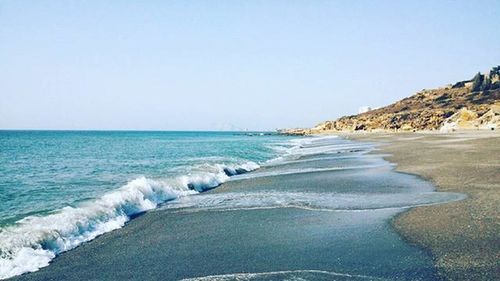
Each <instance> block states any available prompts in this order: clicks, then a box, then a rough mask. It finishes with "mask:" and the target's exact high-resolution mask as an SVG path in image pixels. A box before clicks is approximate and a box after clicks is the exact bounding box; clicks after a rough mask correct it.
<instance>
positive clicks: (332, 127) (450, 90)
mask: <svg viewBox="0 0 500 281" xmlns="http://www.w3.org/2000/svg"><path fill="white" fill-rule="evenodd" d="M360 112H361V113H360V114H357V115H350V116H344V117H341V118H338V119H337V120H333V121H325V122H322V123H320V124H318V125H316V126H315V127H313V128H307V129H283V130H279V132H280V133H283V134H291V135H311V134H324V133H329V132H332V133H333V132H356V131H361V132H377V131H387V132H398V131H424V130H425V131H429V130H431V131H433V130H440V131H443V132H451V131H455V130H457V129H488V130H495V129H497V128H499V127H500V66H496V67H493V68H492V69H491V70H490V71H489V73H484V74H483V73H477V74H476V75H475V76H474V77H473V78H472V79H470V80H464V81H459V82H456V83H454V84H449V85H446V86H444V87H441V88H437V89H431V90H428V89H424V90H422V91H420V92H417V93H416V94H414V95H412V96H410V97H407V98H404V99H402V100H400V101H398V102H395V103H393V104H390V105H388V106H385V107H381V108H377V109H372V110H370V108H369V107H367V109H365V110H360Z"/></svg>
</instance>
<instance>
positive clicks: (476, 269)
mask: <svg viewBox="0 0 500 281" xmlns="http://www.w3.org/2000/svg"><path fill="white" fill-rule="evenodd" d="M348 138H352V139H358V140H364V141H367V140H368V141H376V142H379V143H381V144H382V145H380V146H379V148H380V150H381V151H382V152H384V153H389V154H391V156H389V157H387V159H388V160H389V161H391V162H394V163H397V168H396V169H397V170H398V171H402V172H408V173H412V174H417V175H420V176H422V177H424V178H426V179H428V180H430V181H431V182H433V183H434V184H435V186H436V187H437V188H438V190H439V191H448V192H449V191H452V192H461V193H466V194H467V195H468V198H467V199H466V200H462V201H458V202H453V203H449V204H442V205H433V206H425V207H417V208H414V209H411V210H410V211H409V212H406V213H403V214H402V215H400V216H398V218H397V219H396V220H395V223H394V225H395V228H396V229H397V230H398V232H400V233H402V234H403V236H404V237H405V238H406V239H408V240H409V241H411V242H412V243H414V244H416V245H420V246H424V247H425V248H426V249H429V250H430V251H431V252H432V254H433V256H434V260H435V265H436V268H437V270H438V272H439V274H440V275H441V276H443V277H444V278H446V279H449V280H498V279H499V278H500V234H499V233H500V134H499V133H498V132H491V131H464V132H457V133H452V134H437V133H405V134H366V135H361V134H360V135H351V136H348Z"/></svg>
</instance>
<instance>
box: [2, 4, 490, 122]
mask: <svg viewBox="0 0 500 281" xmlns="http://www.w3.org/2000/svg"><path fill="white" fill-rule="evenodd" d="M499 27H500V1H306V0H304V1H184V0H182V1H181V0H179V1H14V0H13V1H3V0H0V128H4V129H8V128H17V129H146V130H151V129H159V130H211V129H221V128H227V127H233V128H242V129H245V128H248V129H258V130H261V129H274V128H281V127H306V126H312V125H315V124H316V123H318V122H320V121H323V120H327V119H334V118H336V117H340V116H342V115H345V114H353V113H356V112H357V109H358V107H359V106H363V105H371V106H380V105H385V104H388V103H391V102H394V101H396V100H398V99H400V98H403V97H405V96H409V95H411V94H412V93H414V92H416V91H418V90H420V89H422V88H432V87H437V86H441V85H445V84H447V83H451V82H454V81H458V80H463V79H466V78H469V77H472V76H473V75H474V73H475V72H477V71H485V70H488V69H489V68H490V67H492V66H494V65H498V64H500V29H499Z"/></svg>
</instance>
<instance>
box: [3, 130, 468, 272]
mask: <svg viewBox="0 0 500 281" xmlns="http://www.w3.org/2000/svg"><path fill="white" fill-rule="evenodd" d="M374 149H375V146H374V145H373V144H370V143H359V142H353V141H349V140H346V139H343V138H339V137H336V136H323V137H296V136H295V137H292V136H284V135H278V134H274V133H266V132H163V131H161V132H154V131H147V132H145V131H0V279H5V278H9V277H12V276H16V275H20V274H23V273H27V272H34V271H38V270H39V269H41V268H43V267H46V266H48V265H49V263H51V261H53V259H54V258H55V257H56V256H58V255H59V254H61V253H63V252H66V251H68V250H72V249H74V248H76V247H78V246H79V245H81V244H82V243H85V242H88V241H91V240H93V239H94V238H96V237H98V236H100V235H102V234H104V233H108V232H112V231H113V230H117V229H120V228H123V227H126V224H127V223H129V222H131V221H133V220H134V219H135V218H137V217H139V216H141V215H143V214H145V213H146V212H149V211H156V212H159V211H161V210H163V212H167V213H165V214H178V216H173V217H174V218H177V219H175V220H178V219H179V218H181V217H182V218H184V219H182V220H179V221H172V228H169V230H168V231H169V233H170V232H172V235H179V237H180V239H181V241H180V242H177V243H168V245H169V249H168V250H169V253H170V254H172V255H173V254H174V253H176V251H177V250H179V249H177V248H178V247H181V246H182V247H181V248H182V249H183V250H182V251H180V250H179V251H180V252H179V253H185V252H184V251H185V249H186V247H192V248H193V250H192V251H189V253H192V254H193V255H195V254H196V253H199V249H201V248H203V247H207V245H219V244H220V245H219V246H217V247H231V246H232V245H235V241H233V242H230V241H231V240H230V237H231V236H228V237H227V239H228V240H227V241H228V244H227V245H226V244H224V238H223V237H224V235H226V236H227V235H229V234H230V232H227V231H229V230H230V229H233V228H232V227H231V226H237V227H236V228H234V229H233V230H234V231H236V230H237V231H238V233H237V234H236V237H240V236H247V235H248V236H249V238H248V239H247V240H248V241H253V240H252V238H251V237H254V236H255V235H257V234H258V233H259V228H262V231H263V233H266V234H265V235H264V236H262V239H261V240H259V241H260V242H259V243H261V244H262V245H260V246H259V247H262V249H265V254H263V256H267V257H273V256H274V255H278V256H276V257H274V258H273V260H274V261H275V263H274V264H266V266H264V267H263V268H262V270H264V269H267V270H266V271H259V272H260V273H259V274H260V275H256V276H257V277H258V278H261V279H262V278H263V280H264V279H265V280H267V279H269V280H273V278H275V277H276V276H275V275H273V274H275V273H272V272H279V274H278V275H280V276H281V277H283V276H285V277H286V276H288V275H290V274H291V275H293V276H295V277H297V278H298V277H300V276H302V275H304V274H305V275H311V276H313V277H311V278H309V279H312V280H316V279H317V277H318V276H320V275H321V276H323V275H324V274H325V273H324V272H323V271H325V270H327V271H328V270H331V269H335V270H336V271H335V272H350V273H353V272H354V273H356V274H362V275H364V274H369V275H370V276H386V277H387V276H396V275H395V274H399V275H398V276H400V278H401V280H405V279H409V280H413V279H414V278H417V277H418V278H424V279H426V278H427V279H428V278H431V277H432V276H435V275H434V274H435V272H434V271H433V267H432V264H431V259H430V257H429V256H428V255H427V254H425V253H424V252H422V251H421V250H419V249H417V248H414V247H411V246H409V245H407V244H406V242H404V241H402V240H401V238H400V237H399V236H398V235H397V234H396V233H395V232H394V231H393V230H392V229H391V228H390V226H389V222H390V219H391V218H392V217H394V216H395V215H396V214H398V213H400V212H402V211H404V210H406V209H408V208H411V207H414V206H420V205H428V204H438V203H444V202H448V201H454V200H460V199H463V198H464V195H461V194H453V193H443V192H435V191H434V187H433V186H432V185H431V184H430V183H427V182H426V181H424V180H422V179H419V178H418V177H415V176H411V175H406V174H401V173H396V172H394V171H393V168H394V167H393V164H391V163H389V162H387V161H385V160H384V159H383V158H382V156H381V155H372V154H370V153H369V152H373V151H374ZM223 183H226V184H223ZM221 185H222V186H221ZM224 186H225V187H224ZM292 210H294V211H292ZM179 212H181V213H179ZM184 212H187V214H188V215H182V213H184ZM218 212H219V213H218ZM220 212H222V213H220ZM304 212H305V213H304ZM225 214H228V215H229V214H232V215H231V216H233V215H234V214H238V218H237V219H235V218H233V217H231V218H225V219H221V220H219V219H218V218H219V217H221V216H226V215H225ZM191 216H192V218H193V220H192V221H193V222H194V221H199V219H200V218H205V219H204V220H203V223H204V224H207V226H206V227H203V228H205V229H207V230H208V229H215V230H216V231H217V233H216V234H214V235H212V236H210V237H209V238H205V239H207V240H210V239H213V241H212V242H211V243H208V244H207V243H204V242H203V241H197V240H196V239H191V240H190V241H191V244H189V245H186V242H185V241H184V240H183V239H184V238H182V237H185V236H184V235H185V234H183V233H185V232H186V231H187V232H188V233H189V232H190V228H195V227H201V225H203V224H201V223H200V222H198V224H199V225H196V226H195V225H194V223H193V225H191V224H190V223H189V220H188V221H187V225H186V226H182V227H181V226H178V227H177V228H175V227H174V225H176V224H178V223H180V221H185V218H188V217H191ZM167 217H169V215H168V216H161V218H162V219H165V218H167ZM216 218H217V221H216V222H214V223H213V224H212V223H210V222H209V221H211V220H212V219H216ZM305 218H307V220H306V221H303V220H304V219H305ZM138 220H139V218H138V219H137V220H136V221H138ZM299 221H303V222H302V223H300V224H297V223H298V222H299ZM266 222H269V224H270V225H269V228H268V227H265V228H263V226H265V225H266ZM312 223H313V225H311V224H312ZM215 224H220V227H218V228H213V226H214V225H215ZM209 225H210V226H209ZM246 228H249V229H248V230H245V229H246ZM269 229H273V231H272V232H268V230H269ZM346 230H347V232H346ZM212 231H214V230H212ZM146 233H149V234H148V235H149V236H151V235H153V236H154V235H155V234H154V233H155V232H154V230H153V228H152V229H151V230H148V231H146ZM201 233H203V232H201ZM300 233H303V234H300ZM304 233H307V235H304ZM348 233H351V235H347V234H348ZM278 234H279V235H280V236H276V235H278ZM298 234H300V235H298ZM138 235H139V234H138ZM273 235H274V236H273ZM149 236H148V238H145V239H146V240H145V241H149V240H150V239H151V237H149ZM275 236H276V237H275ZM160 237H162V238H161V239H166V238H165V237H175V236H164V235H161V236H158V239H160ZM280 237H281V238H280ZM287 237H288V238H287ZM285 238H286V239H285ZM130 239H132V238H130ZM169 239H170V238H169ZM266 239H267V240H269V241H267V240H266ZM297 239H298V240H297ZM295 240H297V243H296V242H294V241H295ZM113 241H115V240H113ZM132 241H135V240H133V239H132ZM182 241H184V242H182ZM287 241H288V242H290V243H289V245H288V244H286V247H285V244H283V243H287ZM375 241H376V243H375ZM255 242H256V243H257V242H258V241H255ZM198 243H203V244H202V245H198ZM221 243H222V244H221ZM324 243H332V244H328V245H330V246H329V247H327V248H324V245H326V244H324ZM357 244H359V245H358V246H356V245H357ZM265 245H269V246H265ZM276 245H283V246H284V247H285V248H283V249H290V251H291V252H293V251H295V252H297V253H299V252H300V253H302V252H303V253H304V254H307V253H309V252H310V251H309V250H308V249H306V248H307V247H306V246H307V245H310V247H311V248H314V249H318V251H317V252H318V253H319V254H318V255H317V258H318V259H319V258H321V259H320V260H321V262H320V260H318V261H316V260H315V258H313V257H314V256H311V258H310V259H307V260H303V259H301V258H298V257H303V256H304V254H297V253H296V255H295V256H294V255H288V256H280V255H279V253H280V251H281V250H277V249H278V248H276V247H275V246H276ZM360 245H362V246H360ZM108 246H109V247H112V244H109V245H108ZM255 247H256V246H255ZM297 247H301V248H297ZM302 247H306V248H304V249H302ZM320 248H321V249H322V250H321V251H320V250H319V249H320ZM323 248H324V249H323ZM219 249H220V248H219ZM252 249H254V250H255V248H254V247H252ZM273 249H274V250H273ZM292 250H293V251H292ZM252 251H253V250H252ZM252 251H243V250H242V251H238V252H234V254H235V255H239V254H242V255H243V254H245V255H248V254H249V253H250V252H252ZM263 251H264V250H263ZM212 252H213V251H209V252H208V253H207V254H209V253H212ZM354 252H359V253H358V254H356V255H354V254H353V253H354ZM375 253H376V254H375ZM107 254H109V255H112V258H110V259H111V260H112V259H120V258H123V257H121V256H120V255H114V253H113V251H109V252H107ZM379 254H380V255H379ZM183 255H184V254H182V255H181V256H183ZM309 255H310V254H309ZM329 255H332V257H330V258H328V259H326V260H325V259H324V257H327V256H329ZM374 255H375V256H374ZM167 258H168V255H166V254H165V255H161V256H158V257H155V259H166V260H165V263H171V262H172V261H171V260H167ZM172 258H173V259H174V260H176V259H177V257H176V256H172ZM225 258H227V259H229V260H228V261H227V262H226V263H223V264H226V265H227V267H228V268H225V267H220V266H216V265H214V266H211V267H207V266H205V265H203V267H202V268H200V269H197V268H196V266H195V265H192V264H191V265H189V266H186V267H185V268H184V267H179V268H177V269H176V270H177V271H176V272H177V273H178V274H179V275H175V276H172V278H173V279H181V278H185V277H186V276H207V275H209V274H218V273H219V272H218V271H216V269H219V268H220V269H221V270H222V269H223V270H222V271H223V272H226V270H230V268H229V265H233V266H235V268H234V272H236V273H237V272H247V270H249V269H248V268H246V266H250V267H252V266H254V265H255V264H253V263H252V262H256V261H248V262H246V263H234V262H231V261H232V260H233V261H234V258H235V257H232V256H227V257H225ZM242 259H246V258H242ZM340 260H342V261H343V262H338V261H340ZM298 261H301V263H300V264H296V267H297V268H298V269H304V268H305V269H307V270H306V271H300V272H295V271H290V272H288V271H286V272H284V273H281V271H279V270H282V269H283V268H290V267H292V265H295V263H297V262H298ZM360 261H364V262H363V263H361V262H360ZM207 262H209V261H206V263H207ZM219 262H220V261H219ZM325 262H328V263H325ZM122 264H125V262H124V261H122ZM218 264H220V263H218ZM73 266H77V265H73ZM115 267H116V268H112V266H111V267H110V266H108V267H106V266H103V268H108V270H114V271H115V273H113V274H118V272H121V271H122V270H120V269H119V266H118V267H117V265H116V266H115ZM49 268H50V266H49ZM83 268H84V269H83V270H93V269H92V268H88V267H83ZM206 268H211V270H213V272H212V271H211V272H206ZM252 268H253V267H252ZM159 269H160V271H158V273H159V274H162V275H161V276H164V277H165V275H164V274H165V273H164V272H163V270H161V267H160V268H159ZM292 269H294V268H292ZM75 270H76V267H75ZM316 270H322V271H321V272H316ZM183 271H185V274H181V272H183ZM75 272H76V271H75ZM148 272H149V273H150V274H152V273H153V272H155V269H154V267H151V268H150V269H148ZM229 272H232V271H229ZM266 272H267V273H266ZM177 273H176V274H177ZM271 273H272V274H271ZM48 274H49V273H48ZM75 274H76V273H75ZM172 274H173V273H172ZM269 274H271V275H269ZM329 274H330V275H331V274H334V275H335V274H337V275H338V273H331V272H330V273H327V275H326V278H327V280H328V278H330V277H331V276H330V275H329ZM337 275H335V276H337ZM39 276H41V277H40V278H39V279H40V280H43V279H45V277H43V276H44V275H39ZM49 276H50V275H49ZM76 276H79V275H78V274H77V275H76ZM251 276H253V275H251ZM251 276H250V277H251ZM315 276H316V277H315ZM329 276H330V277H329ZM429 276H431V277H429ZM219 277H220V276H219ZM226 277H227V278H229V279H228V280H233V279H234V280H240V279H238V278H240V277H241V276H239V275H234V276H233V275H228V276H225V277H224V276H222V277H221V278H226ZM247 277H248V276H247ZM247 277H245V278H247ZM250 277H248V278H250ZM281 277H280V278H281ZM50 278H53V277H50ZM54 278H56V277H54ZM217 278H218V277H217ZM252 278H253V277H252ZM258 278H257V279H258ZM266 278H267V279H266ZM283 278H284V277H283ZM287 278H288V277H287ZM432 278H433V277H432ZM432 278H431V279H432ZM307 279H308V278H306V280H307ZM210 280H212V279H210ZM217 280H219V279H217ZM221 280H226V279H221ZM241 280H243V279H241ZM244 280H247V279H244ZM248 280H250V279H248ZM259 280H260V279H259ZM301 280H302V279H301Z"/></svg>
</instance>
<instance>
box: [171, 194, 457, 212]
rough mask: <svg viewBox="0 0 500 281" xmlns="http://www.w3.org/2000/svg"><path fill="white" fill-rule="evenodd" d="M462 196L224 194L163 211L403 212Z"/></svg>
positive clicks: (195, 198) (196, 198)
mask: <svg viewBox="0 0 500 281" xmlns="http://www.w3.org/2000/svg"><path fill="white" fill-rule="evenodd" d="M464 198H465V195H463V194H459V193H448V192H423V193H380V194H373V193H367V194H364V193H331V192H328V193H317V192H281V191H260V192H228V193H219V194H200V195H197V196H189V197H183V198H179V199H178V200H176V201H174V202H172V203H171V204H167V205H165V206H164V207H163V208H165V209H171V210H179V211H182V212H197V211H207V210H214V211H231V210H249V209H274V208H298V209H305V210H313V211H366V210H376V209H405V208H411V207H415V206H422V205H432V204H439V203H443V202H450V201H456V200H462V199H464Z"/></svg>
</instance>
